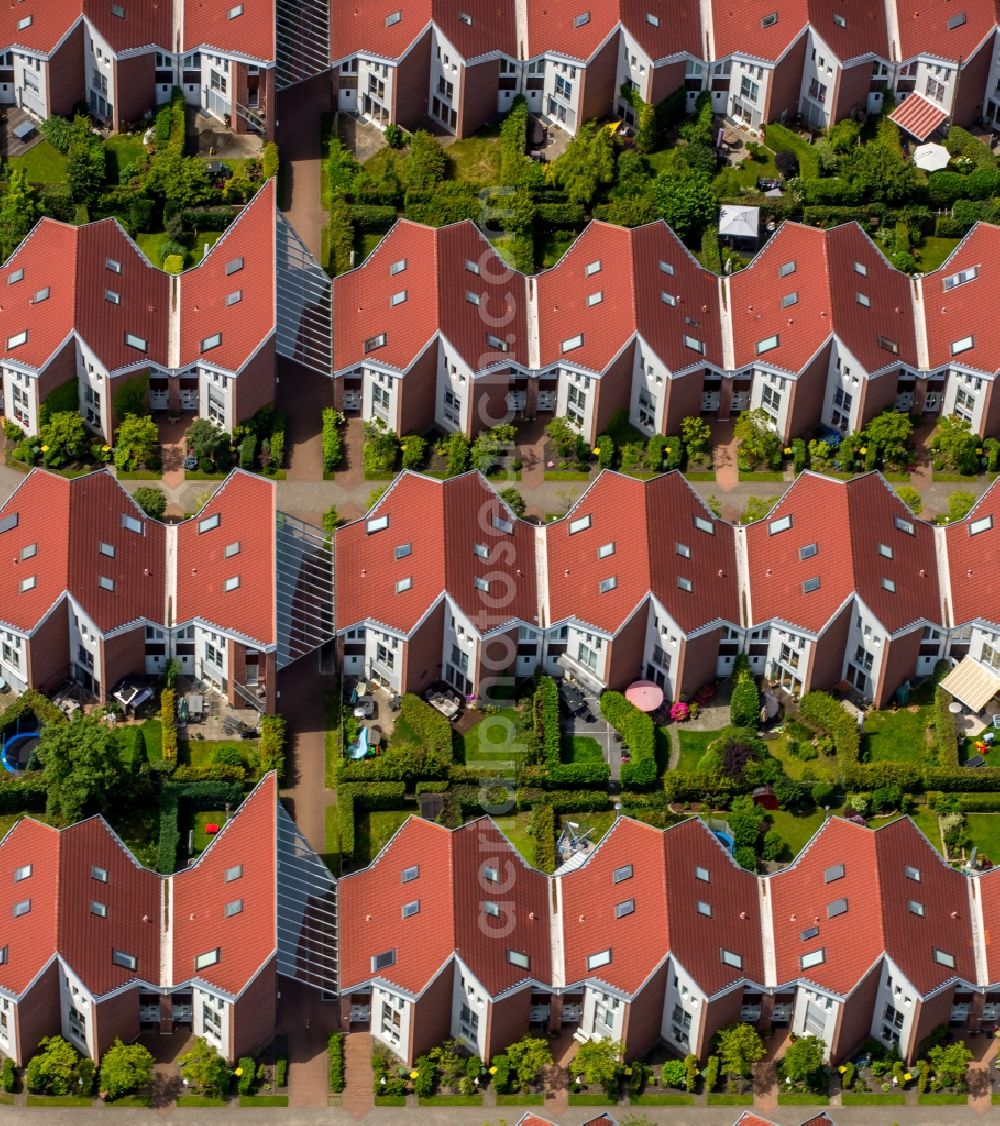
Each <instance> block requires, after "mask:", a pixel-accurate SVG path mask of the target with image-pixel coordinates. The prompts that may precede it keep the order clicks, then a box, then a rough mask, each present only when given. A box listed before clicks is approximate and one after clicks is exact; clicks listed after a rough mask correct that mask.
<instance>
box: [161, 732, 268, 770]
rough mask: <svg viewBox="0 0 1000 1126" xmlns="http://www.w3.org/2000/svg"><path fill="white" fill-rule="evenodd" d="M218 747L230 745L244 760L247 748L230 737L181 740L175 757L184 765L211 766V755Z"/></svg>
mask: <svg viewBox="0 0 1000 1126" xmlns="http://www.w3.org/2000/svg"><path fill="white" fill-rule="evenodd" d="M254 746H256V744H254ZM219 747H231V748H232V749H233V750H234V751H236V752H237V754H239V755H240V756H241V757H242V758H243V760H244V762H245V761H246V751H247V748H246V747H244V746H243V745H242V743H234V742H233V741H232V740H231V739H225V740H216V739H192V740H190V742H186V741H183V740H182V741H181V742H180V743H178V745H177V758H178V761H179V762H180V763H181V764H182V765H184V766H211V765H212V762H213V761H214V760H213V757H212V756H213V755H214V754H215V751H216V750H217V749H218V748H219Z"/></svg>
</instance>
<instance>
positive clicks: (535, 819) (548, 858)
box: [531, 802, 556, 872]
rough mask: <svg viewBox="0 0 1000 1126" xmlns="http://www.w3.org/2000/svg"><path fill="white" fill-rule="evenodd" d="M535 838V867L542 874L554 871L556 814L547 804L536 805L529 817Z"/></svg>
mask: <svg viewBox="0 0 1000 1126" xmlns="http://www.w3.org/2000/svg"><path fill="white" fill-rule="evenodd" d="M531 835H532V836H533V837H534V838H535V867H536V868H541V870H542V871H543V872H554V871H555V870H556V814H555V810H554V809H553V808H552V806H551V805H549V804H548V802H542V803H540V804H539V805H536V806H535V808H534V811H533V813H532V817H531Z"/></svg>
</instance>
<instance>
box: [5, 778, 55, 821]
mask: <svg viewBox="0 0 1000 1126" xmlns="http://www.w3.org/2000/svg"><path fill="white" fill-rule="evenodd" d="M46 796H47V793H46V789H45V784H44V783H43V782H42V776H41V774H40V773H37V772H36V773H32V774H21V775H18V776H17V777H11V776H8V777H6V778H0V813H19V812H20V811H21V810H42V809H44V808H45V799H46Z"/></svg>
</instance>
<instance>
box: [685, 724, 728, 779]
mask: <svg viewBox="0 0 1000 1126" xmlns="http://www.w3.org/2000/svg"><path fill="white" fill-rule="evenodd" d="M675 730H676V732H677V737H678V739H679V740H680V745H681V753H680V758H678V760H677V769H678V771H680V772H681V773H682V774H689V773H691V772H692V771H694V770H697V769H698V760H699V759H700V758H701V756H702V755H703V754H704V753H705V751H707V750H708V744H709V743H711V742H712V741H713V740H715V739H717V738H718V737H719V733H718V731H690V730H689V729H688V728H686V727H684V726H683V725H681V724H677V725H676V727H675Z"/></svg>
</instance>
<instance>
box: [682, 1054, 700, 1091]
mask: <svg viewBox="0 0 1000 1126" xmlns="http://www.w3.org/2000/svg"><path fill="white" fill-rule="evenodd" d="M698 1074H699V1073H698V1057H697V1056H693V1055H686V1056H685V1057H684V1089H685V1090H686V1091H687V1092H688V1093H689V1094H692V1095H693V1094H694V1093H695V1091H697V1090H698Z"/></svg>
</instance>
